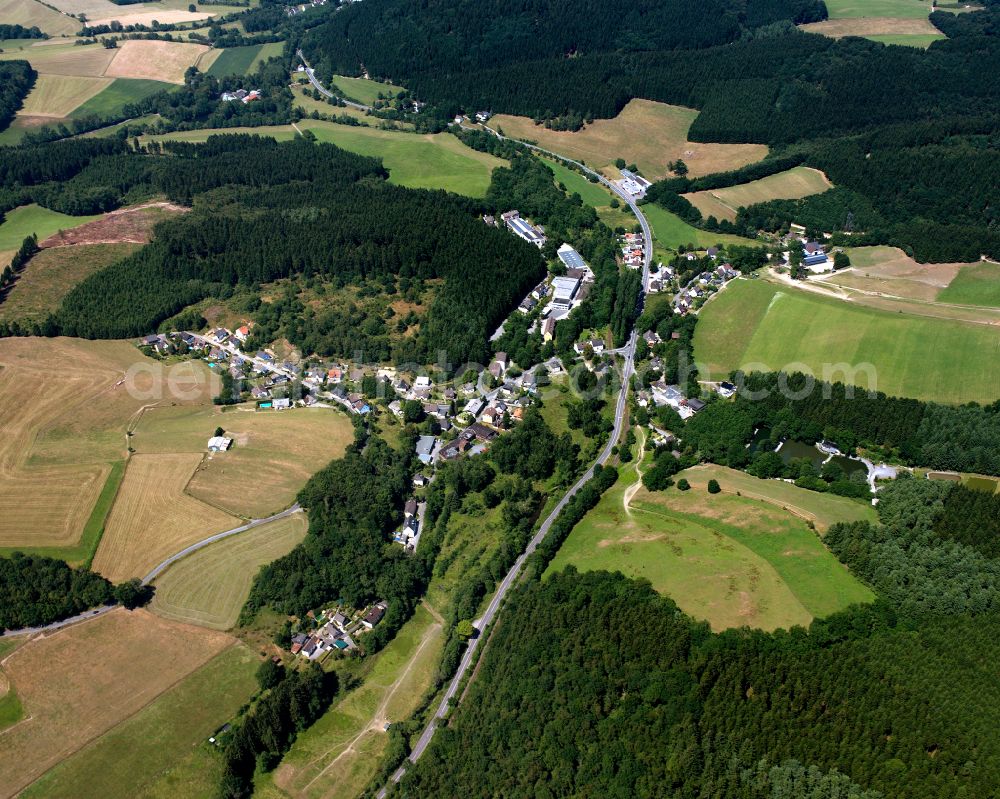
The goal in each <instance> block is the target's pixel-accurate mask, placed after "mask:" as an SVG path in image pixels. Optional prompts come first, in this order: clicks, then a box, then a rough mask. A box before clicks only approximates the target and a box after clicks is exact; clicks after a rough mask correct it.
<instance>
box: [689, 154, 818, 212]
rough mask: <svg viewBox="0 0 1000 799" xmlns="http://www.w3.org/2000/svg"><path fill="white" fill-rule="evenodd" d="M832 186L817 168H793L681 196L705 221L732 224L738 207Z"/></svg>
mask: <svg viewBox="0 0 1000 799" xmlns="http://www.w3.org/2000/svg"><path fill="white" fill-rule="evenodd" d="M832 186H833V184H832V183H830V181H829V180H827V178H826V175H824V174H823V173H822V172H820V171H819V170H818V169H811V168H810V167H806V166H797V167H795V168H794V169H789V170H787V171H786V172H779V173H778V174H776V175H768V176H767V177H766V178H761V179H760V180H754V181H751V182H750V183H742V184H740V185H738V186H727V187H726V188H723V189H712V190H711V191H698V192H694V193H692V194H685V195H684V197H686V198H687V199H688V201H690V203H691V204H692V205H694V206H695V207H696V208H697V209H698V210H699V211H701V213H702V216H704V217H705V218H708V217H709V216H714V217H715V218H716V219H720V220H721V219H728V220H730V221H733V220H735V219H736V211H737V210H739V209H740V208H742V207H747V206H751V205H755V204H756V203H763V202H767V201H768V200H795V199H798V198H800V197H808V196H809V195H810V194H820V193H821V192H824V191H826V190H827V189H829V188H832Z"/></svg>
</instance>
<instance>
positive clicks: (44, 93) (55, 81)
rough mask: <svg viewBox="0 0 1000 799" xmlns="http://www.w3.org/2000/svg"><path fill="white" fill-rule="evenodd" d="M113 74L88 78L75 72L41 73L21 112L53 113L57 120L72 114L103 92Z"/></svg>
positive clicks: (36, 114)
mask: <svg viewBox="0 0 1000 799" xmlns="http://www.w3.org/2000/svg"><path fill="white" fill-rule="evenodd" d="M112 80H113V79H112V78H88V77H79V76H71V75H39V76H38V78H37V79H36V80H35V85H34V87H33V88H32V89H31V92H29V94H28V96H27V97H25V98H24V105H23V106H22V107H21V110H20V111H19V112H18V113H19V115H21V116H28V117H30V116H44V117H52V121H53V122H55V121H57V120H59V119H62V118H65V117H68V116H69V115H70V114H72V113H73V111H75V110H76V109H77V108H78V107H79V106H81V105H83V104H84V103H86V102H88V101H89V100H91V99H92V98H93V97H94V96H95V95H98V94H100V93H101V92H102V91H104V90H105V89H106V88H108V86H110V85H111V83H112Z"/></svg>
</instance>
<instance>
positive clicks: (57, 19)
mask: <svg viewBox="0 0 1000 799" xmlns="http://www.w3.org/2000/svg"><path fill="white" fill-rule="evenodd" d="M0 20H3V22H4V23H6V24H8V25H22V26H23V27H25V28H31V27H34V26H38V27H39V28H40V29H41V30H42V31H43V32H45V33H47V34H49V35H50V36H62V35H63V34H74V33H76V32H77V31H78V30H80V28H81V27H83V25H82V24H81V23H80V22H79V21H78V20H75V19H73V18H72V17H68V16H66V15H65V14H60V13H59V12H58V11H56V10H55V9H52V8H49V7H48V6H47V5H44V4H43V3H40V2H38V0H0Z"/></svg>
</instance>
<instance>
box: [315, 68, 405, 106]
mask: <svg viewBox="0 0 1000 799" xmlns="http://www.w3.org/2000/svg"><path fill="white" fill-rule="evenodd" d="M331 83H332V84H333V85H334V86H335V87H336V88H337V89H339V91H340V94H341V95H343V97H344V99H345V100H353V101H354V102H356V103H361V104H362V105H375V101H376V100H378V99H379V97H378V96H379V94H383V95H385V96H387V97H395V96H396V95H397V94H399V87H398V86H392V85H390V84H388V83H380V82H379V81H377V80H368V79H367V78H348V77H345V76H343V75H334V76H333V79H332V80H331Z"/></svg>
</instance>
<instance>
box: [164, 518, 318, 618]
mask: <svg viewBox="0 0 1000 799" xmlns="http://www.w3.org/2000/svg"><path fill="white" fill-rule="evenodd" d="M306 527H307V522H306V519H305V517H304V516H303V515H302V514H296V515H294V516H289V517H286V518H284V519H278V520H277V521H274V522H270V523H268V524H262V525H261V526H260V527H255V528H254V529H252V530H248V531H247V532H245V533H240V534H238V535H234V536H230V537H229V538H225V539H223V540H222V541H218V542H217V543H215V544H211V545H210V546H207V547H205V548H204V549H200V550H198V551H197V552H195V553H193V554H191V555H189V556H188V557H186V558H184V559H183V560H180V561H178V562H177V563H175V564H174V565H172V566H171V567H170V568H169V569H167V571H166V572H164V573H163V574H162V575H161V576H160V577H158V578H157V579H156V593H155V594H154V596H153V602H152V604H151V605H150V610H152V611H153V612H154V613H158V614H159V615H161V616H165V617H166V618H168V619H173V620H175V621H182V622H187V623H188V624H197V625H199V626H201V627H209V628H211V629H213V630H228V629H230V628H231V627H234V626H235V625H236V621H237V619H238V617H239V614H240V609H241V608H242V607H243V603H244V602H246V599H247V597H248V596H249V595H250V586H251V583H252V582H253V578H254V577H255V576H256V574H257V572H258V571H259V570H260V567H261V566H264V565H265V564H268V563H270V562H271V561H274V560H277V559H278V558H280V557H282V556H284V555H287V554H288V553H289V552H291V551H292V549H294V547H295V545H296V544H298V543H299V542H301V541H302V539H303V538H305V535H306Z"/></svg>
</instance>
